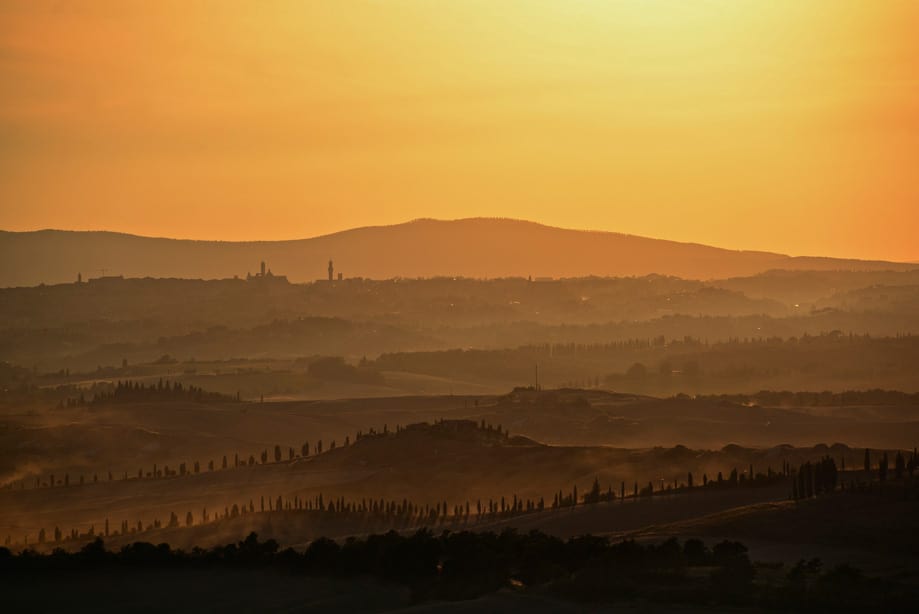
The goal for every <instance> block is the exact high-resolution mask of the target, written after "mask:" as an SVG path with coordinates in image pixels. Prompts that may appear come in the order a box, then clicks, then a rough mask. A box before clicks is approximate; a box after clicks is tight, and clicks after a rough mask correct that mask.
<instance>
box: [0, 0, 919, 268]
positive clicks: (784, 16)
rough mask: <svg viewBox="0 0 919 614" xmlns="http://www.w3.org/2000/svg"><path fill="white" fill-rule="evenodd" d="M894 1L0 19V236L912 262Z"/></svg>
mask: <svg viewBox="0 0 919 614" xmlns="http://www.w3.org/2000/svg"><path fill="white" fill-rule="evenodd" d="M917 32H919V2H913V1H904V2H896V1H893V0H891V1H883V2H881V1H877V2H875V1H868V0H853V1H848V0H826V1H823V2H821V1H818V0H812V1H802V0H785V1H782V0H769V1H765V0H764V1H762V2H743V1H741V0H725V1H723V2H715V1H709V2H706V1H704V0H697V1H694V2H684V1H677V0H675V1H672V2H665V1H654V0H622V1H620V2H615V1H614V0H592V1H590V0H580V1H578V0H558V1H554V2H549V1H540V0H520V1H519V2H512V1H508V0H481V1H473V0H462V1H460V0H456V1H449V0H427V1H424V0H418V1H414V2H410V1H403V0H377V1H372V2H370V1H365V2H358V1H348V0H331V1H328V2H321V1H313V2H310V1H307V0H303V1H290V2H272V1H267V0H258V1H250V2H230V1H227V0H221V1H213V2H195V1H193V0H181V1H178V2H169V1H167V0H155V1H126V0H114V1H112V2H90V1H88V0H86V1H81V2H63V1H61V2H42V1H38V0H26V1H23V2H11V1H8V0H0V228H3V229H7V230H27V229H36V228H45V227H55V228H76V229H88V228H93V229H113V230H121V231H127V232H134V233H139V234H147V235H162V236H175V237H190V238H202V239H216V238H221V239H275V238H294V237H306V236H314V235H317V234H324V233H327V232H332V231H335V230H340V229H344V228H348V227H353V226H363V225H369V224H387V223H395V222H400V221H405V220H408V219H412V218H416V217H437V218H457V217H469V216H504V217H516V218H526V219H532V220H536V221H540V222H545V223H548V224H553V225H559V226H566V227H577V228H592V229H604V230H615V231H620V232H627V233H633V234H640V235H647V236H653V237H662V238H668V239H677V240H685V241H696V242H701V243H709V244H714V245H719V246H725V247H735V248H742V247H743V248H756V249H769V250H774V251H781V252H786V253H792V254H824V255H837V256H842V255H846V256H856V257H876V258H888V259H901V260H919V241H917V240H916V236H917V235H919V35H917Z"/></svg>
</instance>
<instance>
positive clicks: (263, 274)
mask: <svg viewBox="0 0 919 614" xmlns="http://www.w3.org/2000/svg"><path fill="white" fill-rule="evenodd" d="M264 276H265V261H264V260H262V277H264Z"/></svg>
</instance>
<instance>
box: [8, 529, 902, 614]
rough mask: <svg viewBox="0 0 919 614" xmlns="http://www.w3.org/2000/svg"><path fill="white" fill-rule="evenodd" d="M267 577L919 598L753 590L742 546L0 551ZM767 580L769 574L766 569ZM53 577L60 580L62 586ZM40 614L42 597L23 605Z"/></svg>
mask: <svg viewBox="0 0 919 614" xmlns="http://www.w3.org/2000/svg"><path fill="white" fill-rule="evenodd" d="M169 569H175V570H195V569H205V570H221V569H234V570H256V569H275V570H278V571H283V572H286V573H294V574H302V575H305V576H319V577H333V578H358V577H372V578H375V579H378V580H381V581H384V582H388V583H393V584H398V585H402V586H406V587H408V588H409V589H410V591H411V595H412V599H413V601H414V602H424V601H429V600H435V599H436V600H464V599H475V598H477V597H480V596H482V595H485V594H488V593H492V592H494V591H497V590H500V589H502V588H506V587H507V588H515V589H516V590H518V591H520V590H523V591H527V590H530V589H531V588H537V587H538V590H539V591H540V592H542V593H546V592H548V594H549V595H553V596H555V597H560V598H564V599H566V600H572V601H575V602H580V603H582V604H585V606H587V607H589V604H593V603H609V602H631V603H634V602H649V601H650V602H651V603H675V604H689V605H696V606H698V605H712V604H716V605H721V606H725V605H730V606H743V605H751V606H757V607H771V608H778V609H786V610H787V609H800V608H809V609H827V610H858V611H865V610H872V611H900V610H903V611H906V609H907V608H909V607H911V605H914V604H915V600H916V598H917V596H919V595H917V589H916V587H915V586H910V585H904V584H899V583H897V582H896V581H894V580H878V579H871V578H867V577H865V576H864V575H863V574H862V572H861V571H859V570H857V569H855V568H853V567H851V566H849V565H840V566H837V567H835V568H832V569H830V570H827V571H824V570H823V569H822V564H821V561H820V560H819V559H810V560H802V561H800V562H799V563H797V564H796V565H794V566H792V567H791V568H790V569H788V570H787V571H785V570H783V569H782V567H781V566H780V567H778V569H779V573H776V572H775V571H772V572H771V573H769V574H765V575H764V576H763V578H762V579H760V580H758V581H756V582H754V580H756V579H757V576H758V575H759V573H758V572H759V570H760V566H759V565H757V564H754V563H753V562H752V561H751V559H750V557H749V554H748V550H747V548H746V546H744V545H743V544H742V543H740V542H735V541H728V540H725V541H721V542H718V543H715V544H713V545H712V546H708V545H706V544H705V543H704V542H702V541H701V540H698V539H688V540H686V541H684V542H680V541H679V540H677V539H675V538H671V539H668V540H666V541H663V542H660V543H647V544H642V543H638V542H635V541H633V540H624V541H618V542H613V541H611V540H610V539H609V538H606V537H598V536H592V535H584V536H580V537H575V538H570V539H567V540H563V539H560V538H557V537H553V536H550V535H546V534H544V533H541V532H539V531H531V532H529V533H526V534H521V533H518V532H516V531H514V530H512V529H507V530H505V531H503V532H501V533H493V532H481V533H477V532H469V531H459V532H451V531H446V530H445V531H443V532H441V533H440V534H439V535H436V534H434V533H433V532H432V531H431V530H429V529H420V530H418V531H416V532H414V533H412V534H410V535H403V534H399V533H397V532H395V531H390V532H388V533H385V534H371V535H368V536H367V537H364V538H349V539H347V540H345V541H343V542H338V541H334V540H331V539H327V538H320V539H316V540H314V541H312V542H311V543H310V544H309V546H307V547H306V548H305V549H304V550H302V551H298V550H294V549H293V548H285V549H281V547H280V544H279V543H278V542H277V541H274V540H271V539H268V540H265V541H262V540H259V538H258V536H257V535H256V534H255V533H250V534H249V535H248V537H246V538H245V539H243V540H241V541H239V542H236V543H230V544H226V545H223V546H217V547H214V548H210V549H204V548H195V549H193V550H191V551H184V550H179V549H173V548H171V547H170V546H169V545H168V544H160V545H154V544H151V543H146V542H135V543H132V544H128V545H125V546H123V547H122V548H121V549H120V550H118V551H110V550H107V549H106V547H105V542H104V541H103V540H102V539H96V540H94V541H92V542H91V543H89V544H87V545H85V546H84V547H83V548H82V549H80V550H79V551H76V552H67V551H65V550H62V549H55V550H54V551H53V552H51V553H50V554H38V553H36V552H34V551H32V550H25V551H23V552H21V553H19V554H13V553H12V552H10V551H9V550H8V549H6V548H0V572H2V574H3V576H4V577H5V578H7V579H10V580H13V581H21V580H25V579H27V578H31V579H35V578H41V579H42V580H44V581H49V582H55V581H56V580H57V579H58V578H59V577H62V576H63V575H65V574H69V573H72V572H73V571H75V570H80V571H81V572H86V571H89V572H101V573H111V572H114V571H116V570H117V571H120V572H123V573H131V572H135V573H147V572H149V571H150V570H169ZM772 569H775V567H774V566H773V568H772ZM59 574H60V575H59ZM28 599H29V600H30V604H31V605H33V606H34V605H36V604H40V603H41V600H42V592H41V591H39V592H38V593H37V594H34V593H33V594H30V595H29V597H28Z"/></svg>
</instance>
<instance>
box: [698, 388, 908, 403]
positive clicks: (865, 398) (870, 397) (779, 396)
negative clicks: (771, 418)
mask: <svg viewBox="0 0 919 614" xmlns="http://www.w3.org/2000/svg"><path fill="white" fill-rule="evenodd" d="M696 398H697V399H699V400H706V401H725V402H728V403H737V404H755V405H760V406H762V407H783V406H784V407H851V406H860V405H916V406H919V393H907V392H900V391H899V390H881V389H878V388H875V389H873V390H846V391H845V392H831V391H829V390H824V391H823V392H791V391H790V390H781V391H777V390H761V391H759V392H757V393H756V394H751V395H747V394H712V395H697V396H696Z"/></svg>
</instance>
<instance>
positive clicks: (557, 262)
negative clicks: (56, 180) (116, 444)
mask: <svg viewBox="0 0 919 614" xmlns="http://www.w3.org/2000/svg"><path fill="white" fill-rule="evenodd" d="M0 257H2V259H3V260H4V261H5V262H15V263H16V264H17V265H16V266H15V267H6V268H5V269H4V270H3V271H2V272H0V286H18V285H36V284H38V283H42V282H43V283H60V282H64V281H72V280H73V279H75V278H76V276H77V273H78V272H82V273H83V275H84V276H98V274H99V272H100V271H102V270H106V271H108V272H110V273H114V274H118V275H124V276H126V277H145V276H152V277H190V278H226V277H232V276H234V275H240V276H245V274H246V272H247V271H253V272H255V269H256V268H257V267H258V262H259V261H261V260H267V261H268V262H269V264H270V265H271V266H272V267H273V269H274V271H275V272H276V273H280V274H285V275H288V276H289V277H290V279H291V280H292V281H311V280H314V279H317V278H325V277H326V274H327V273H326V266H327V262H328V260H329V258H333V259H334V260H335V264H336V269H337V270H339V271H342V272H343V273H344V275H345V277H355V276H362V277H372V278H390V277H433V276H466V277H479V278H481V277H489V278H493V277H511V276H520V277H526V276H529V275H532V276H534V277H536V276H550V277H575V276H583V275H590V274H592V275H600V276H623V275H647V274H651V273H658V274H662V275H676V276H680V277H687V278H692V279H710V278H716V277H730V276H741V275H753V274H756V273H760V272H763V271H766V270H770V269H788V270H804V269H806V270H889V269H896V270H906V269H911V268H915V265H914V264H913V265H911V264H902V263H891V262H873V261H860V260H843V259H833V258H792V257H789V256H785V255H782V254H774V253H768V252H753V251H733V250H726V249H719V248H715V247H709V246H705V245H698V244H690V243H678V242H674V241H663V240H659V239H650V238H645V237H637V236H631V235H624V234H619V233H611V232H588V231H583V230H568V229H561V228H552V227H549V226H543V225H541V224H536V223H533V222H526V221H517V220H507V219H481V218H475V219H464V220H454V221H439V220H416V221H414V222H408V223H404V224H397V225H393V226H379V227H366V228H356V229H353V230H348V231H344V232H339V233H335V234H331V235H325V236H321V237H314V238H310V239H300V240H294V241H262V242H223V241H187V240H174V239H163V238H149V237H138V236H133V235H127V234H119V233H112V232H66V231H56V230H43V231H38V232H23V233H13V232H3V233H0Z"/></svg>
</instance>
